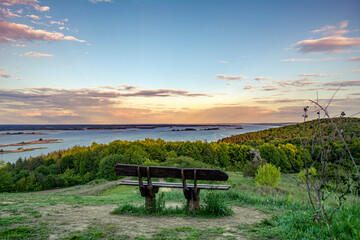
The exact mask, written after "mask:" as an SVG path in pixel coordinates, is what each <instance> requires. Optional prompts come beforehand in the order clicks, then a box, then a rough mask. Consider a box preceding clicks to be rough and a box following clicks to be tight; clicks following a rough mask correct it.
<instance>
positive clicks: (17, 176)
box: [0, 118, 360, 192]
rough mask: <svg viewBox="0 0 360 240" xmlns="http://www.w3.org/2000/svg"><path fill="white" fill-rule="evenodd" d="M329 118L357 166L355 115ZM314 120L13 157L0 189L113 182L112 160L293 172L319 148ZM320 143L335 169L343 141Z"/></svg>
mask: <svg viewBox="0 0 360 240" xmlns="http://www.w3.org/2000/svg"><path fill="white" fill-rule="evenodd" d="M334 120H335V121H336V123H337V125H338V126H339V128H340V129H341V131H342V133H343V136H344V139H345V140H346V142H347V144H348V146H349V148H350V151H351V153H352V155H353V157H354V159H355V161H356V164H357V165H358V166H359V165H360V119H359V118H336V119H334ZM316 121H318V120H313V121H308V122H305V123H301V124H295V125H289V126H285V127H279V128H272V129H268V130H263V131H258V132H253V133H246V134H241V135H236V136H231V137H228V138H225V139H221V140H219V141H218V142H210V143H208V142H202V141H195V142H189V141H186V142H181V141H179V142H166V141H164V140H162V139H157V140H155V139H145V140H142V141H133V142H130V141H120V140H116V141H113V142H111V143H109V144H97V143H95V142H94V143H93V144H92V145H91V146H87V147H85V146H75V147H73V148H70V149H64V150H59V151H55V152H52V153H49V154H47V155H41V156H37V157H32V158H29V159H18V160H17V162H16V163H13V164H11V163H4V162H0V192H26V191H40V190H46V189H54V188H61V187H69V186H74V185H79V184H84V183H87V182H90V181H92V180H94V179H107V180H116V176H115V172H114V166H115V165H116V164H117V163H125V164H139V165H147V166H175V167H176V166H178V167H189V168H192V167H203V168H220V169H224V170H228V171H247V169H249V166H251V164H253V160H254V156H255V155H260V156H261V159H262V160H263V161H264V162H268V163H271V164H273V165H275V166H277V167H280V169H281V172H282V173H298V172H300V171H301V170H302V169H303V167H304V163H303V159H304V156H305V157H306V158H307V159H309V161H316V158H317V157H318V156H317V152H320V149H321V146H320V143H317V142H311V136H312V134H313V133H314V131H315V127H314V126H315V125H317V124H318V123H317V122H316ZM320 125H321V126H322V132H323V135H324V136H325V138H326V137H331V133H332V132H333V130H334V129H333V127H332V125H331V124H329V121H328V120H322V122H321V123H320ZM305 142H306V144H304V143H305ZM322 147H323V146H322ZM326 147H328V148H331V149H332V151H331V156H330V163H329V166H328V167H329V169H330V172H331V169H335V168H336V167H338V166H335V165H334V166H332V165H331V162H332V161H333V162H335V160H336V159H338V158H339V157H340V155H341V154H342V153H343V151H344V143H343V142H341V141H330V143H327V146H326ZM317 149H319V151H317ZM315 167H316V165H315Z"/></svg>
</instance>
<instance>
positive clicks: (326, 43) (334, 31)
mask: <svg viewBox="0 0 360 240" xmlns="http://www.w3.org/2000/svg"><path fill="white" fill-rule="evenodd" d="M348 23H349V21H343V22H341V23H339V24H338V25H337V26H329V25H327V26H325V27H323V28H321V29H317V30H314V31H312V32H313V33H321V34H323V35H325V36H326V37H323V38H318V39H306V40H303V41H300V42H298V43H296V45H295V48H297V49H298V51H300V52H302V53H324V54H330V53H342V52H345V51H348V50H350V49H351V48H353V47H359V46H360V38H358V37H344V36H342V35H343V34H345V33H348V31H347V30H345V28H346V27H347V26H348Z"/></svg>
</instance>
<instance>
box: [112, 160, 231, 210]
mask: <svg viewBox="0 0 360 240" xmlns="http://www.w3.org/2000/svg"><path fill="white" fill-rule="evenodd" d="M115 172H116V175H117V176H135V177H138V180H137V181H134V180H122V181H120V182H118V185H130V186H139V190H140V193H141V196H143V197H145V206H146V207H147V208H149V207H151V206H152V205H153V203H154V201H155V195H156V193H157V192H158V191H159V188H160V187H165V188H182V189H183V192H184V195H185V198H186V199H187V206H188V209H189V211H192V210H194V209H198V208H199V207H200V205H199V203H200V198H199V193H200V189H211V190H228V189H229V188H230V187H231V186H230V185H214V184H198V183H197V181H198V180H212V181H227V180H228V178H229V176H228V175H227V173H226V172H224V171H222V170H219V169H204V168H176V167H155V166H151V167H147V166H138V165H128V164H117V165H116V166H115ZM143 177H146V178H147V181H143V179H142V178H143ZM151 178H177V179H182V183H170V182H152V180H151ZM187 179H190V180H194V183H191V184H189V183H186V180H187Z"/></svg>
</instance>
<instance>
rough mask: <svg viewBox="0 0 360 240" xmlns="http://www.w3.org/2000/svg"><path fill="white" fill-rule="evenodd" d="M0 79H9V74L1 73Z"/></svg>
mask: <svg viewBox="0 0 360 240" xmlns="http://www.w3.org/2000/svg"><path fill="white" fill-rule="evenodd" d="M0 77H3V78H9V77H10V75H9V74H7V73H3V72H0Z"/></svg>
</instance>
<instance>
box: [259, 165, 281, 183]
mask: <svg viewBox="0 0 360 240" xmlns="http://www.w3.org/2000/svg"><path fill="white" fill-rule="evenodd" d="M280 175H281V174H280V168H277V167H276V166H274V165H272V164H271V163H266V164H264V165H261V166H260V167H259V168H258V170H257V173H256V175H255V182H256V184H257V185H263V186H269V187H275V186H277V185H278V182H279V181H280Z"/></svg>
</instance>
